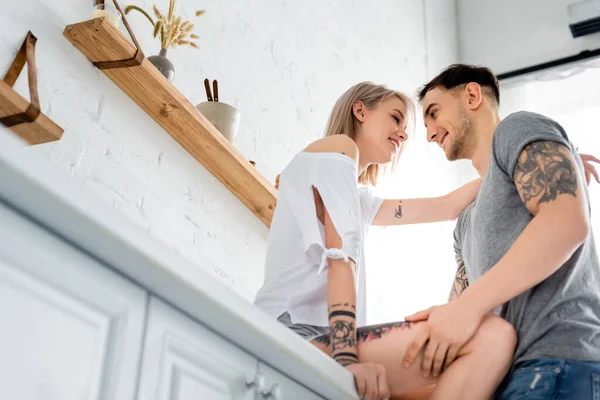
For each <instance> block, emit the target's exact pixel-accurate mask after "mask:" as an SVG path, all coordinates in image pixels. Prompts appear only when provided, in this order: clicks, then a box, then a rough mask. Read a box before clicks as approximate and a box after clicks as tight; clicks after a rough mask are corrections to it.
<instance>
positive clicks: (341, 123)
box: [325, 82, 415, 186]
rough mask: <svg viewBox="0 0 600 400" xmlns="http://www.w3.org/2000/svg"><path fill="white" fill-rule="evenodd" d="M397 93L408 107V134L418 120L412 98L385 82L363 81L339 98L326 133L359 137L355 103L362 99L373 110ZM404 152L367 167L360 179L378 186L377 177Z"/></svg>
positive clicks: (393, 165) (361, 181) (354, 138)
mask: <svg viewBox="0 0 600 400" xmlns="http://www.w3.org/2000/svg"><path fill="white" fill-rule="evenodd" d="M394 96H396V97H398V98H399V99H400V100H401V101H402V103H404V106H405V107H406V113H407V115H406V124H407V128H406V130H407V133H408V131H409V130H412V127H413V126H414V121H415V105H414V103H413V101H412V100H411V98H410V97H409V96H407V95H406V94H404V93H401V92H397V91H395V90H391V89H388V88H387V87H386V86H384V85H376V84H374V83H371V82H361V83H359V84H357V85H354V86H352V87H351V88H350V89H348V90H347V91H346V93H344V94H343V95H342V96H341V97H340V98H339V99H338V100H337V101H336V103H335V105H334V106H333V110H332V111H331V114H330V116H329V120H328V121H327V127H326V128H325V136H326V137H327V136H333V135H346V136H349V137H350V138H351V139H352V140H356V135H357V133H358V132H359V129H360V125H359V123H358V120H357V119H356V118H355V117H354V112H353V110H352V107H353V106H354V103H356V102H357V101H361V102H362V103H363V104H364V105H365V107H367V108H368V109H370V110H372V109H375V108H377V106H378V105H379V103H380V102H381V101H383V100H387V99H389V98H390V97H394ZM409 124H410V125H409ZM409 126H410V129H409ZM410 136H411V135H410V134H409V137H410ZM402 147H404V146H402ZM401 153H402V151H399V152H398V154H397V155H396V156H394V159H393V160H392V161H391V162H390V163H388V164H385V165H376V164H373V165H370V166H369V167H367V169H366V170H365V171H364V172H363V173H362V174H361V175H360V176H359V177H358V182H359V183H362V184H365V185H372V186H376V185H377V180H378V178H379V177H380V175H381V173H382V171H383V170H385V169H386V168H388V167H391V169H393V168H394V167H395V166H396V163H397V162H398V158H399V156H400V154H401ZM380 167H382V168H380Z"/></svg>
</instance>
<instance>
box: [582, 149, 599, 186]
mask: <svg viewBox="0 0 600 400" xmlns="http://www.w3.org/2000/svg"><path fill="white" fill-rule="evenodd" d="M579 157H581V161H582V162H583V169H584V171H585V181H586V182H587V184H588V185H589V184H590V183H591V182H592V175H594V178H595V179H596V182H598V183H600V178H599V177H598V172H597V171H596V167H595V166H594V164H592V161H593V162H595V163H600V160H598V159H597V158H596V157H594V156H592V155H589V154H579Z"/></svg>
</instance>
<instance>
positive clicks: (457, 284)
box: [448, 259, 469, 301]
mask: <svg viewBox="0 0 600 400" xmlns="http://www.w3.org/2000/svg"><path fill="white" fill-rule="evenodd" d="M457 264H458V268H457V269H456V275H455V276H454V282H453V283H452V290H451V291H450V297H449V298H448V301H452V300H455V299H457V298H458V296H460V294H461V293H462V292H463V291H464V290H465V289H466V288H467V287H468V286H469V278H468V277H467V268H466V267H465V262H464V261H463V260H461V259H459V260H458V261H457Z"/></svg>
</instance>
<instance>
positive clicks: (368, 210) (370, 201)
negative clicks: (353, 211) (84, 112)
mask: <svg viewBox="0 0 600 400" xmlns="http://www.w3.org/2000/svg"><path fill="white" fill-rule="evenodd" d="M359 193H360V206H361V208H362V213H363V219H364V220H365V223H366V225H367V226H369V225H371V224H372V223H373V220H374V219H375V217H376V216H377V212H378V211H379V209H380V208H381V205H382V204H383V200H385V199H383V198H381V197H377V196H374V195H373V190H372V189H371V188H370V187H368V186H364V187H361V188H359Z"/></svg>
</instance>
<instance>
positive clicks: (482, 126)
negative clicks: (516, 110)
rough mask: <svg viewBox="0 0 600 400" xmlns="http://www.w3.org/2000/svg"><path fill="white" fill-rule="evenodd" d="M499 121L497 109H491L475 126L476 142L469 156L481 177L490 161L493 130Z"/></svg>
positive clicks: (483, 175)
mask: <svg viewBox="0 0 600 400" xmlns="http://www.w3.org/2000/svg"><path fill="white" fill-rule="evenodd" d="M499 123H500V117H499V116H498V112H497V111H495V110H494V111H493V112H492V111H491V112H490V113H489V114H486V115H485V117H483V118H482V119H481V120H480V121H479V124H478V125H477V126H476V127H475V129H476V131H475V134H476V135H477V144H476V145H475V149H474V150H473V154H472V156H471V157H470V158H471V163H472V164H473V167H474V168H475V169H476V170H477V173H478V174H479V176H480V177H481V178H483V177H485V174H486V173H487V170H488V166H489V163H490V156H491V154H492V139H493V138H494V131H495V130H496V127H497V126H498V124H499Z"/></svg>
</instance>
